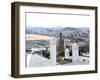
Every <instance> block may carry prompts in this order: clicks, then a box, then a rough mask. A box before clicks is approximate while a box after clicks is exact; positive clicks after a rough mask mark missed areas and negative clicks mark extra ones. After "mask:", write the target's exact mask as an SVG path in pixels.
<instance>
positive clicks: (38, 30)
mask: <svg viewBox="0 0 100 80" xmlns="http://www.w3.org/2000/svg"><path fill="white" fill-rule="evenodd" d="M87 31H89V27H80V28H74V27H63V28H61V27H54V28H50V27H49V28H45V27H27V28H26V34H30V33H31V34H47V33H58V32H63V33H74V32H87Z"/></svg>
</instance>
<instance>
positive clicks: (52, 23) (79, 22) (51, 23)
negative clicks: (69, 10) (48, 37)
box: [26, 13, 90, 27]
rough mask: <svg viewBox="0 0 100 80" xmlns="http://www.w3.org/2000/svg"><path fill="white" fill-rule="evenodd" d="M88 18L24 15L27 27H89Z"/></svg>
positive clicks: (39, 14)
mask: <svg viewBox="0 0 100 80" xmlns="http://www.w3.org/2000/svg"><path fill="white" fill-rule="evenodd" d="M89 25H90V16H85V15H61V14H42V13H26V26H27V27H57V26H62V27H89Z"/></svg>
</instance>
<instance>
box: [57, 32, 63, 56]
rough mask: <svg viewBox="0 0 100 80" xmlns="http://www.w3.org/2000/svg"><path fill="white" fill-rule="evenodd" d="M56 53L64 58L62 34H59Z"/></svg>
mask: <svg viewBox="0 0 100 80" xmlns="http://www.w3.org/2000/svg"><path fill="white" fill-rule="evenodd" d="M57 53H58V55H60V56H64V39H63V36H62V32H60V34H59V40H58V46H57Z"/></svg>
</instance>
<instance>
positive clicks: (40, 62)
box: [26, 26, 90, 67]
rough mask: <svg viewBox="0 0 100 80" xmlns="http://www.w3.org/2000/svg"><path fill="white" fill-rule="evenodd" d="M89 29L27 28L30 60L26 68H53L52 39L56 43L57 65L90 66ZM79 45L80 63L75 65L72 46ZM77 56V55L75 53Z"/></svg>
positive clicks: (27, 46) (27, 52)
mask: <svg viewBox="0 0 100 80" xmlns="http://www.w3.org/2000/svg"><path fill="white" fill-rule="evenodd" d="M89 36H90V31H89V27H63V26H56V27H27V28H26V54H27V56H29V55H30V59H29V60H28V61H27V60H26V61H27V63H26V67H40V66H52V64H51V61H50V60H51V56H50V40H49V39H50V38H51V37H54V38H55V41H56V45H55V46H56V63H55V64H56V65H85V64H89V57H90V56H89V43H90V40H89ZM74 43H76V44H77V45H78V52H77V53H78V60H79V61H78V62H77V63H75V62H74V63H73V59H72V56H73V53H74V52H73V50H72V46H73V44H74ZM74 54H75V53H74Z"/></svg>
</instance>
